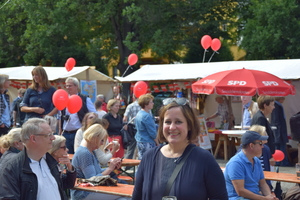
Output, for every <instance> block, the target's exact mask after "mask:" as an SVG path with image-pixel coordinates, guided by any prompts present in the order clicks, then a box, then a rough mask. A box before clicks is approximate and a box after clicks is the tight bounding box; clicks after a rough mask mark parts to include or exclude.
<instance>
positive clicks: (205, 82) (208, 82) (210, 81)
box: [201, 80, 216, 84]
mask: <svg viewBox="0 0 300 200" xmlns="http://www.w3.org/2000/svg"><path fill="white" fill-rule="evenodd" d="M215 81H216V80H205V81H202V82H201V83H203V84H212V83H214V82H215Z"/></svg>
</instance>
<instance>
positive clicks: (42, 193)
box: [29, 154, 61, 200]
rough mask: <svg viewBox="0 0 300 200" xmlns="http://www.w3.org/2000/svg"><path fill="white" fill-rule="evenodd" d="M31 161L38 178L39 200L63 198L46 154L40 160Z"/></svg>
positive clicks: (32, 168)
mask: <svg viewBox="0 0 300 200" xmlns="http://www.w3.org/2000/svg"><path fill="white" fill-rule="evenodd" d="M30 161H31V162H30V163H29V166H30V168H31V170H32V171H33V173H35V175H36V177H37V180H38V192H37V200H53V199H57V200H59V199H61V196H60V193H59V190H58V185H57V182H56V180H55V178H54V177H53V176H52V174H51V172H50V169H49V167H48V165H47V162H46V154H45V155H44V156H43V157H42V158H41V160H40V161H36V160H32V159H30Z"/></svg>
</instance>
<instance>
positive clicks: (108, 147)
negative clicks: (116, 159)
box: [104, 142, 114, 150]
mask: <svg viewBox="0 0 300 200" xmlns="http://www.w3.org/2000/svg"><path fill="white" fill-rule="evenodd" d="M113 146H114V144H113V143H112V142H110V143H108V144H107V145H106V146H105V148H104V149H109V150H110V149H112V147H113Z"/></svg>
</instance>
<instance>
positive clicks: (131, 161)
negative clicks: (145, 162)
mask: <svg viewBox="0 0 300 200" xmlns="http://www.w3.org/2000/svg"><path fill="white" fill-rule="evenodd" d="M73 156H74V154H69V158H70V159H71V160H72V159H73ZM112 159H113V158H112ZM140 163H141V161H140V160H135V159H126V158H124V159H123V160H122V164H121V166H122V167H130V166H132V167H133V174H129V173H127V172H126V170H123V169H122V168H120V171H121V172H122V173H125V174H126V175H127V176H128V177H130V178H131V179H132V181H133V184H134V179H135V172H136V166H138V165H139V164H140ZM125 178H126V177H125Z"/></svg>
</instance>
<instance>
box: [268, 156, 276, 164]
mask: <svg viewBox="0 0 300 200" xmlns="http://www.w3.org/2000/svg"><path fill="white" fill-rule="evenodd" d="M269 162H270V165H271V166H275V160H274V158H273V157H272V158H270V160H269Z"/></svg>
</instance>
